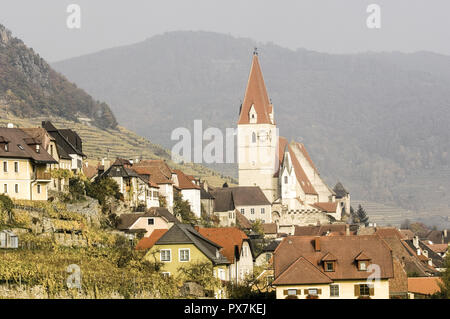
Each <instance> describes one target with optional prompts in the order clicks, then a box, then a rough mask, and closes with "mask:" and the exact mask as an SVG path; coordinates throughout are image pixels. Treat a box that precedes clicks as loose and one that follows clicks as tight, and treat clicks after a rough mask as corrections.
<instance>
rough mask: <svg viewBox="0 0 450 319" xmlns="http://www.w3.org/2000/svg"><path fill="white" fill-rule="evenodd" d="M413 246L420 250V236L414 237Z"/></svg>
mask: <svg viewBox="0 0 450 319" xmlns="http://www.w3.org/2000/svg"><path fill="white" fill-rule="evenodd" d="M413 245H414V247H416V248H419V236H417V235H416V236H414V238H413Z"/></svg>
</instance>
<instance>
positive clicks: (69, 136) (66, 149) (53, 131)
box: [42, 121, 86, 173]
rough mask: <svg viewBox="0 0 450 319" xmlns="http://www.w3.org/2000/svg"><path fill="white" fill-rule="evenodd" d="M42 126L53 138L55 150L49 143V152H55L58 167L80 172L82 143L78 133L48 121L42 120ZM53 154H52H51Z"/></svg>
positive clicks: (82, 157) (81, 166)
mask: <svg viewBox="0 0 450 319" xmlns="http://www.w3.org/2000/svg"><path fill="white" fill-rule="evenodd" d="M42 128H44V129H45V130H46V131H47V132H48V134H49V135H50V136H51V137H52V138H53V140H54V141H55V144H56V150H54V149H53V146H52V145H50V150H49V152H50V154H57V156H58V168H60V169H68V170H71V171H72V172H74V173H80V172H81V171H82V169H83V160H84V159H85V158H86V155H85V154H84V153H83V143H82V141H81V138H80V137H79V136H78V134H77V133H76V132H75V131H73V130H71V129H57V128H56V127H55V126H54V125H53V124H52V123H51V122H50V121H43V122H42ZM52 156H53V155H52Z"/></svg>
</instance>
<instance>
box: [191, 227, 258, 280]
mask: <svg viewBox="0 0 450 319" xmlns="http://www.w3.org/2000/svg"><path fill="white" fill-rule="evenodd" d="M197 230H198V232H199V233H200V235H202V236H203V237H205V238H207V239H209V240H211V241H212V242H214V243H216V244H219V245H220V246H222V249H221V250H220V252H221V253H222V255H224V256H225V258H227V259H228V260H229V261H230V266H229V268H228V271H229V275H228V278H229V280H230V281H233V282H234V283H235V284H240V283H242V282H243V280H244V279H245V278H246V277H247V276H249V275H250V274H252V273H253V251H252V248H251V245H250V240H249V238H248V237H247V235H246V234H245V233H244V232H243V231H242V230H240V229H239V228H236V227H221V228H197Z"/></svg>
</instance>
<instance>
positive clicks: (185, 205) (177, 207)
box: [173, 191, 197, 224]
mask: <svg viewBox="0 0 450 319" xmlns="http://www.w3.org/2000/svg"><path fill="white" fill-rule="evenodd" d="M173 214H174V215H175V216H176V217H180V218H181V221H182V222H183V223H185V224H195V223H196V222H197V217H196V216H195V214H194V213H193V212H192V211H191V205H190V204H189V202H188V201H187V200H184V199H183V198H182V197H181V192H178V191H175V192H174V196H173Z"/></svg>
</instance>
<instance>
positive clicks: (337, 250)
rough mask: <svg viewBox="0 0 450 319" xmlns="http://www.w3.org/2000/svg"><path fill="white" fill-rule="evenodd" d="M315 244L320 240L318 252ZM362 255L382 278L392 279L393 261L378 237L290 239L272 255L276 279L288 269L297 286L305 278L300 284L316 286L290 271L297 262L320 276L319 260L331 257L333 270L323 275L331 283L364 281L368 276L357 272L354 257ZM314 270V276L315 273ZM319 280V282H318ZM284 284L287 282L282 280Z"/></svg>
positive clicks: (284, 240)
mask: <svg viewBox="0 0 450 319" xmlns="http://www.w3.org/2000/svg"><path fill="white" fill-rule="evenodd" d="M316 240H320V250H318V251H317V250H316V244H315V242H316ZM362 251H364V254H365V255H367V256H370V258H371V262H372V263H374V264H377V265H379V266H380V268H381V274H380V277H381V278H392V277H393V275H394V271H393V259H392V253H391V250H390V248H389V246H388V245H387V244H386V243H385V242H384V241H383V240H382V239H381V238H380V237H379V236H377V235H363V236H331V237H329V236H326V237H316V236H290V237H287V238H285V239H283V241H282V242H281V243H280V245H279V246H278V247H277V249H276V250H275V252H274V269H275V278H280V277H281V275H282V274H284V273H285V272H286V271H288V270H289V269H291V270H289V272H290V274H289V276H287V277H286V276H284V277H283V278H292V280H293V282H292V283H294V282H295V283H298V281H299V279H297V277H298V278H304V280H303V281H302V283H311V284H312V283H315V280H317V279H315V278H308V277H307V276H306V277H305V275H303V274H302V273H301V271H303V270H302V268H299V270H295V271H294V270H292V268H291V267H290V266H291V265H293V263H295V262H297V261H298V259H299V258H301V257H302V258H304V259H306V260H307V261H308V262H309V263H310V264H311V265H312V266H313V267H315V268H316V269H317V271H319V272H324V269H323V264H322V263H323V262H322V258H323V257H324V256H325V255H326V254H328V253H331V254H333V255H334V256H335V257H336V262H337V264H336V269H335V271H333V272H327V273H326V274H325V275H326V276H327V277H329V278H331V279H332V280H350V279H352V280H353V279H358V280H360V279H367V277H368V276H369V275H370V274H371V273H370V272H365V271H359V270H358V268H357V265H356V259H355V258H356V257H357V256H358V255H360V254H361V252H362ZM317 271H316V270H315V273H317ZM319 279H320V278H319ZM282 283H283V284H289V281H286V280H283V281H282Z"/></svg>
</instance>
